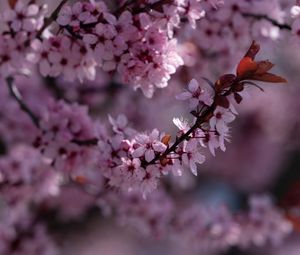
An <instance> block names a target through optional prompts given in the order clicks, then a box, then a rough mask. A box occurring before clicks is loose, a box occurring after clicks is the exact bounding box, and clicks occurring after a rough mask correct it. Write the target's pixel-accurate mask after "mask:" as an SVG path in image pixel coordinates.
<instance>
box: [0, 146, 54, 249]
mask: <svg viewBox="0 0 300 255" xmlns="http://www.w3.org/2000/svg"><path fill="white" fill-rule="evenodd" d="M0 176H1V181H0V189H1V217H0V233H1V241H0V251H1V254H22V253H23V254H24V253H27V252H29V253H30V254H56V249H55V246H54V244H53V243H52V240H51V238H50V237H48V236H47V233H46V229H45V226H43V225H40V224H39V223H38V221H37V219H36V218H35V217H36V215H35V213H37V212H38V210H39V208H40V206H41V205H42V203H43V202H44V201H45V200H46V199H48V198H49V197H52V196H55V195H57V194H58V193H59V186H60V178H59V176H58V175H57V174H56V173H55V172H54V171H53V169H52V168H51V167H50V166H49V164H47V162H45V161H44V160H43V159H42V158H41V157H40V154H39V152H38V151H36V150H34V149H32V148H31V147H28V146H19V147H15V148H14V149H13V150H12V151H11V154H10V155H7V156H6V157H4V158H1V160H0ZM33 211H34V212H35V213H33ZM41 224H42V223H41ZM22 236H23V238H22Z"/></svg>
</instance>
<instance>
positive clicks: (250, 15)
mask: <svg viewBox="0 0 300 255" xmlns="http://www.w3.org/2000/svg"><path fill="white" fill-rule="evenodd" d="M241 14H242V15H243V16H244V17H246V18H254V19H257V20H267V21H269V22H270V23H272V24H273V25H274V26H276V27H278V28H280V29H286V30H289V31H290V30H292V27H291V26H290V25H288V24H281V23H279V22H278V21H277V20H274V19H272V18H270V17H268V16H267V15H264V14H254V13H245V12H242V13H241Z"/></svg>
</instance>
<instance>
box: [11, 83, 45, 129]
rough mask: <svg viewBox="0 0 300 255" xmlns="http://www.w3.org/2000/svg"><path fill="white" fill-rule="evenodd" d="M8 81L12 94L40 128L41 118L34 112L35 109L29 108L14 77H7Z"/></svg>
mask: <svg viewBox="0 0 300 255" xmlns="http://www.w3.org/2000/svg"><path fill="white" fill-rule="evenodd" d="M6 83H7V87H8V89H9V93H10V95H11V96H12V97H13V98H14V99H15V100H16V102H17V103H18V104H19V106H20V108H21V109H22V111H24V112H25V113H27V115H28V116H29V117H30V119H31V120H32V122H33V124H34V125H35V126H36V127H37V128H40V125H39V118H38V117H37V116H36V115H35V114H34V113H33V111H32V110H31V109H30V108H29V106H28V105H27V104H26V103H25V102H24V100H23V98H22V95H21V93H20V92H19V90H18V88H17V87H16V86H15V85H14V78H13V77H7V78H6Z"/></svg>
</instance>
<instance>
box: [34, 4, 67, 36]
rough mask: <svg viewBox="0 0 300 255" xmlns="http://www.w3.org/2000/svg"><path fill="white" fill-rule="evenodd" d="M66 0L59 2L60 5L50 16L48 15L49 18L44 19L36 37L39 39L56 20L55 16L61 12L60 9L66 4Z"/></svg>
mask: <svg viewBox="0 0 300 255" xmlns="http://www.w3.org/2000/svg"><path fill="white" fill-rule="evenodd" d="M67 1H68V0H62V1H61V2H60V4H59V5H58V6H57V7H56V9H55V10H54V11H53V12H52V14H51V15H50V17H49V18H47V19H45V22H44V25H43V26H42V28H41V29H40V30H39V31H38V33H37V37H38V38H40V37H41V35H42V33H43V32H44V30H45V29H46V28H47V27H48V26H49V25H50V24H51V23H52V22H53V21H54V20H56V19H57V16H58V14H59V12H60V10H61V8H62V7H63V6H64V4H65V3H66V2H67Z"/></svg>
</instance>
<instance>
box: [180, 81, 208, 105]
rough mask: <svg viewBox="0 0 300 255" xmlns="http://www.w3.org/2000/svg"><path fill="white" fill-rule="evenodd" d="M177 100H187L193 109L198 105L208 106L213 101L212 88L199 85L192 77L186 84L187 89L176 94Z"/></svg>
mask: <svg viewBox="0 0 300 255" xmlns="http://www.w3.org/2000/svg"><path fill="white" fill-rule="evenodd" d="M176 98H177V99H178V100H189V102H190V108H191V109H195V108H196V107H197V106H199V105H202V104H204V105H207V106H210V105H211V104H212V102H213V92H212V88H208V87H207V86H202V87H201V86H200V85H199V83H198V81H197V80H195V79H193V80H191V81H190V83H189V85H188V90H187V91H186V92H183V93H181V94H179V95H177V96H176Z"/></svg>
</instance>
